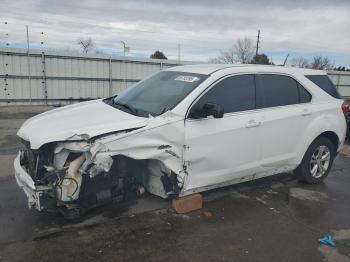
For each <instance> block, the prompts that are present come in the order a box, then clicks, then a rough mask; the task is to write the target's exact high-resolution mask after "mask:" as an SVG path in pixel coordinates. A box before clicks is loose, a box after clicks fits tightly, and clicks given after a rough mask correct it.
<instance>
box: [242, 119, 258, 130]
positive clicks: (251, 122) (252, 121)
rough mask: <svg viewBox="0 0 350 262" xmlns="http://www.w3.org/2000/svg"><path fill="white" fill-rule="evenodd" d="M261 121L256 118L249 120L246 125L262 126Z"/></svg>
mask: <svg viewBox="0 0 350 262" xmlns="http://www.w3.org/2000/svg"><path fill="white" fill-rule="evenodd" d="M260 124H261V122H258V121H255V120H249V121H248V123H246V124H245V127H247V128H250V127H256V126H260Z"/></svg>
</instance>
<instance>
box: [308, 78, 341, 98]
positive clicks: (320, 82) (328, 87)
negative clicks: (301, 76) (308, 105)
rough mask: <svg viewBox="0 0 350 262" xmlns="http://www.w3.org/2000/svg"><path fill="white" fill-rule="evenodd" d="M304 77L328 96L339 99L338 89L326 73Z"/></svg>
mask: <svg viewBox="0 0 350 262" xmlns="http://www.w3.org/2000/svg"><path fill="white" fill-rule="evenodd" d="M306 77H307V78H308V79H309V80H311V81H312V82H313V83H314V84H315V85H317V86H319V87H320V88H321V89H322V90H323V91H325V92H326V93H327V94H329V95H330V96H333V97H334V98H338V99H341V96H340V94H339V93H338V90H337V89H336V88H335V86H334V85H333V83H332V81H331V80H330V79H329V77H328V76H327V75H306Z"/></svg>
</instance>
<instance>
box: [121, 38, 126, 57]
mask: <svg viewBox="0 0 350 262" xmlns="http://www.w3.org/2000/svg"><path fill="white" fill-rule="evenodd" d="M120 43H122V44H123V52H124V56H125V42H124V41H120Z"/></svg>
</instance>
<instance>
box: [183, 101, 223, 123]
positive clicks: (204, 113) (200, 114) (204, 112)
mask: <svg viewBox="0 0 350 262" xmlns="http://www.w3.org/2000/svg"><path fill="white" fill-rule="evenodd" d="M208 116H213V117H214V118H222V117H223V116H224V107H223V106H222V105H219V104H215V103H208V102H207V103H205V104H204V105H203V106H202V107H201V108H198V107H197V108H196V107H195V108H192V110H191V112H190V114H189V117H190V118H197V119H198V118H206V117H208Z"/></svg>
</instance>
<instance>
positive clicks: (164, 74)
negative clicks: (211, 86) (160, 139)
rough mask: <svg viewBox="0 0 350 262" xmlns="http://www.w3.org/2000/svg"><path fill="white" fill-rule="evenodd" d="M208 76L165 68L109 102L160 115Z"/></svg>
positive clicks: (136, 113)
mask: <svg viewBox="0 0 350 262" xmlns="http://www.w3.org/2000/svg"><path fill="white" fill-rule="evenodd" d="M207 77H208V76H207V75H201V74H192V73H186V72H175V71H161V72H158V73H156V74H154V75H153V76H151V77H149V78H146V79H145V80H143V81H141V82H139V83H137V84H136V85H135V86H133V87H131V88H129V89H127V90H125V91H124V92H122V93H121V94H120V95H118V96H116V97H114V98H113V99H112V101H110V102H109V104H110V105H112V106H115V107H117V108H118V109H121V110H123V111H126V112H128V113H131V114H134V115H138V116H144V117H148V115H149V114H150V115H152V116H157V115H161V114H163V113H164V112H166V111H168V110H170V109H172V108H173V107H175V106H176V105H177V104H178V103H179V102H181V101H182V100H183V99H184V98H185V97H186V96H187V95H188V94H189V93H190V92H191V91H192V90H194V89H195V88H196V87H197V86H198V85H199V84H200V83H202V82H203V81H204V80H205V79H206V78H207Z"/></svg>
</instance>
